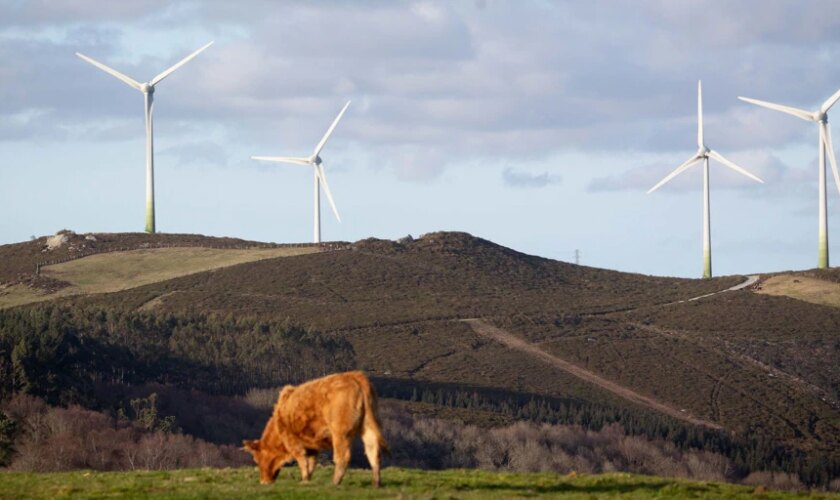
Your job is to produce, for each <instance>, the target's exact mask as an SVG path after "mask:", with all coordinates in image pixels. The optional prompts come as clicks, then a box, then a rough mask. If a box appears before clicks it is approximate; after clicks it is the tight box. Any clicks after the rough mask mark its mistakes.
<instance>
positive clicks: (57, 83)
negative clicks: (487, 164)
mask: <svg viewBox="0 0 840 500" xmlns="http://www.w3.org/2000/svg"><path fill="white" fill-rule="evenodd" d="M714 5H715V8H714V9H712V8H710V6H709V4H708V3H707V2H700V1H698V2H692V3H685V2H680V3H673V2H664V3H662V2H658V1H654V0H650V1H647V2H635V1H633V2H630V1H618V2H609V3H606V2H586V3H583V2H568V3H546V4H540V3H529V4H525V5H523V4H519V3H514V2H510V3H506V2H487V3H486V4H485V6H484V7H483V8H476V7H475V5H474V4H473V3H455V4H452V3H444V2H419V3H375V4H369V3H365V4H348V3H344V2H333V3H328V4H325V3H308V2H270V1H265V2H262V1H254V2H250V3H249V4H248V8H242V6H241V5H239V4H236V3H233V2H186V3H177V4H174V3H158V2H131V3H126V2H110V3H98V2H92V1H89V2H80V3H73V4H67V5H63V4H62V5H59V6H57V7H55V8H54V9H53V10H49V7H51V6H53V3H51V2H50V3H48V2H46V1H35V2H26V3H23V2H22V3H19V4H16V6H15V8H13V9H11V10H12V12H11V13H10V15H9V16H7V17H4V20H3V21H2V24H0V26H5V27H6V29H5V30H0V37H4V38H3V43H0V58H2V59H3V60H4V65H3V67H0V113H2V114H3V115H20V114H21V113H26V112H28V111H27V110H47V111H48V112H49V117H50V119H49V120H46V119H44V120H42V121H41V122H40V123H38V124H37V127H35V125H31V126H24V125H22V124H20V123H17V124H15V123H12V124H11V125H9V123H7V122H8V120H7V121H6V122H4V125H3V126H4V127H5V128H4V130H8V131H10V135H14V136H15V137H26V136H27V135H30V136H34V135H36V134H37V133H38V132H40V133H41V134H43V135H44V136H48V137H56V138H61V137H67V136H68V134H71V135H72V133H73V131H86V130H90V131H99V132H97V133H96V134H94V135H93V136H92V137H93V138H94V139H101V140H109V138H112V137H118V136H120V134H121V133H123V134H130V133H132V132H131V131H130V126H129V125H127V124H130V123H134V121H135V120H140V119H141V109H142V104H141V102H140V101H141V96H139V94H138V93H136V92H133V91H132V90H131V89H129V88H128V87H125V86H124V85H122V84H121V83H120V82H118V81H116V80H114V79H113V78H111V77H109V76H108V75H105V74H104V73H101V72H99V71H98V70H96V69H95V68H93V67H90V66H89V65H86V64H85V63H83V62H82V61H79V60H78V59H76V58H75V57H74V56H73V55H72V53H73V52H74V51H76V50H79V51H82V52H85V53H87V54H88V55H90V56H92V57H95V58H97V59H100V60H103V62H106V63H109V62H111V61H113V60H117V61H119V60H120V56H121V55H123V57H124V54H122V50H123V49H122V44H123V43H124V40H123V36H124V33H123V32H122V31H121V29H122V28H119V27H120V26H131V27H132V29H134V30H135V31H136V30H149V31H154V30H158V31H157V35H158V39H161V38H162V37H161V36H160V34H161V32H162V33H170V34H171V35H172V36H171V39H172V45H170V46H167V47H165V48H163V49H162V50H166V51H167V54H166V55H165V56H159V57H158V56H156V57H144V58H141V59H139V60H132V61H131V62H129V63H127V64H118V65H117V66H118V69H120V70H121V71H123V72H125V73H127V74H129V75H132V76H134V77H136V78H138V79H145V78H148V77H150V76H151V75H153V74H156V73H157V72H158V71H160V70H161V69H162V68H165V67H167V66H168V65H170V64H172V63H173V62H174V61H175V60H177V58H178V55H179V54H180V53H181V52H183V53H184V54H186V53H188V52H189V51H191V50H193V49H194V48H195V47H192V46H191V45H190V43H191V42H190V43H187V42H186V37H184V36H182V33H181V32H182V31H184V30H188V29H190V28H194V29H199V30H201V31H202V32H217V33H222V34H224V33H228V34H230V33H235V35H233V36H230V35H229V36H227V38H226V39H225V40H224V41H221V42H218V43H217V44H216V45H215V46H214V47H212V48H211V49H210V50H208V51H207V52H205V53H204V54H202V55H201V56H200V57H199V58H197V59H196V60H195V61H192V62H190V64H189V65H188V66H187V67H185V68H184V69H183V70H181V71H180V72H179V74H177V75H174V76H173V77H171V78H170V79H168V80H167V81H166V82H164V84H162V85H161V88H160V89H159V92H158V93H157V94H156V109H155V114H156V120H157V121H156V123H160V124H161V127H160V130H166V131H167V134H171V135H169V136H168V137H172V138H177V137H178V136H179V135H178V134H182V135H184V136H187V135H188V134H189V133H190V131H194V130H200V129H202V128H204V127H209V126H212V127H216V128H220V129H223V130H225V131H226V132H225V133H226V134H227V136H228V137H229V139H230V140H236V141H237V142H240V143H241V142H243V141H248V142H253V143H257V144H266V147H267V145H273V144H277V147H278V148H279V147H281V146H282V147H284V148H290V149H296V148H303V149H306V150H308V149H309V148H310V147H311V145H312V144H313V143H314V142H315V141H317V138H318V137H320V135H321V134H322V133H323V130H324V128H325V127H326V125H327V124H328V123H329V121H330V119H331V118H332V117H333V116H334V114H335V113H336V112H337V110H338V109H339V108H340V106H341V105H342V104H343V102H344V101H345V100H346V99H350V98H352V99H353V100H354V104H353V106H352V107H351V110H350V113H348V115H347V117H346V118H345V122H344V123H342V126H341V128H340V135H337V136H336V140H341V141H348V142H355V143H360V144H364V145H365V146H366V147H367V148H368V149H370V151H371V154H372V155H374V156H376V157H382V158H386V157H388V158H389V159H388V160H386V164H387V165H388V166H389V168H390V169H391V170H392V171H393V172H394V173H395V175H397V176H398V177H399V178H401V179H406V180H412V181H424V180H428V179H429V178H434V177H435V176H436V175H439V174H440V172H442V171H443V170H444V169H445V168H448V166H449V165H455V164H457V163H458V161H457V160H458V159H461V158H465V157H471V158H473V157H476V155H479V156H484V157H500V158H502V159H504V158H506V157H507V158H513V157H516V158H522V157H524V158H526V159H530V158H540V157H545V156H547V155H549V154H551V153H552V152H556V151H558V150H569V149H575V150H579V151H599V152H601V151H611V150H612V151H617V150H632V151H641V152H657V153H661V152H672V151H673V152H677V151H682V150H684V149H685V152H686V155H688V154H690V152H691V150H692V149H693V147H694V146H693V140H692V138H693V136H694V134H695V133H696V129H695V127H696V115H695V113H696V104H695V102H696V101H695V99H696V81H697V79H699V78H702V79H703V82H704V98H705V99H704V101H705V102H704V104H705V109H706V120H707V136H708V137H709V139H710V141H709V142H710V145H711V146H713V147H716V148H718V149H720V150H721V151H723V152H724V153H726V151H728V150H735V151H737V150H740V149H744V148H747V147H753V148H758V147H768V148H772V147H777V146H778V147H782V146H785V145H789V144H794V143H798V142H801V141H803V140H810V138H809V137H808V136H807V134H808V133H810V132H813V131H811V130H808V127H807V125H806V124H804V123H797V122H796V120H793V119H792V118H788V117H784V116H773V115H772V112H770V111H766V112H765V111H764V110H758V109H751V108H750V107H749V106H748V105H746V104H744V103H741V102H739V101H737V100H736V99H735V96H736V95H739V94H742V95H752V96H754V97H758V98H764V99H768V100H776V101H781V102H785V103H789V104H792V105H798V106H805V107H811V106H813V105H816V104H818V103H819V102H821V100H822V99H825V97H827V96H828V95H830V94H831V93H832V92H834V91H835V90H836V89H834V88H833V87H834V86H836V85H837V83H836V82H838V81H840V68H836V69H835V68H834V67H833V66H831V65H829V64H826V61H829V60H831V59H833V58H834V57H835V55H838V54H837V53H838V51H840V41H838V40H840V35H838V34H840V30H838V29H836V28H837V27H838V26H837V25H838V23H840V21H838V19H840V16H831V15H827V16H825V18H824V19H823V18H820V19H811V18H812V17H813V15H812V14H810V13H806V14H802V15H803V16H804V19H803V17H796V18H795V19H793V17H795V16H792V15H791V9H792V7H791V5H794V6H796V4H795V3H793V2H777V1H771V2H761V3H760V5H759V3H756V2H739V3H737V4H735V5H730V4H720V3H715V4H714ZM821 5H822V4H821ZM833 5H834V4H833V3H826V4H825V5H823V7H825V9H828V10H826V12H834V11H836V10H837V7H833ZM100 6H102V8H99V7H100ZM759 7H760V8H759ZM808 10H809V12H810V11H811V10H814V11H816V10H819V9H816V8H815V9H808ZM706 11H714V12H717V13H718V14H719V16H721V19H722V21H721V22H720V23H718V24H714V23H711V24H709V25H705V26H702V28H697V25H696V20H697V19H704V18H705V16H706V13H705V12H706ZM800 14H801V13H800ZM135 19H136V20H135ZM753 21H754V22H753ZM809 22H810V23H812V24H813V25H814V29H813V30H811V31H809V30H808V29H806V28H807V26H808V23H809ZM790 23H793V27H792V28H790V29H788V28H789V27H790ZM49 25H55V26H64V27H65V28H64V32H63V39H61V40H52V39H45V38H43V37H40V38H39V37H34V38H33V37H27V36H23V37H21V36H12V35H10V34H9V33H12V32H14V33H21V32H22V33H26V30H27V29H35V28H32V27H33V26H36V27H37V26H49ZM736 25H741V26H743V29H742V30H740V31H737V32H736V31H734V28H733V27H734V26H736ZM522 26H528V30H526V31H523V30H522ZM161 30H163V31H161ZM3 33H6V34H5V35H4V34H3ZM605 34H609V36H606V35H605ZM9 37H11V38H9ZM173 54H174V55H173ZM817 67H819V68H820V70H819V71H814V68H817ZM10 68H13V69H10ZM791 75H797V76H796V77H795V78H792V77H791ZM22 82H25V84H22ZM362 103H365V105H364V106H362ZM33 123H34V122H33ZM123 124H126V125H123ZM9 127H11V128H9ZM15 127H16V128H15ZM121 128H124V130H123V132H120V129H121ZM50 129H52V131H51V130H50ZM269 141H271V142H269ZM430 151H434V153H429V152H430ZM389 153H393V154H394V155H395V156H391V157H389V156H388V155H389ZM444 159H445V160H444ZM613 180H614V181H615V180H619V179H617V178H616V179H613ZM623 180H626V181H629V180H632V179H623ZM653 180H654V181H655V180H656V179H653ZM593 186H594V187H592V188H593V189H610V186H611V184H610V182H608V181H607V180H606V179H605V178H602V179H600V180H596V181H594V182H593ZM599 186H601V187H599Z"/></svg>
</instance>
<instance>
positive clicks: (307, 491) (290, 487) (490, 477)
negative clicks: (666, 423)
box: [0, 467, 838, 499]
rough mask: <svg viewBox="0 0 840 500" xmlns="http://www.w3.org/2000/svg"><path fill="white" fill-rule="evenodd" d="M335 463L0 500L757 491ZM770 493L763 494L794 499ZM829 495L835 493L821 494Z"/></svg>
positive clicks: (40, 481)
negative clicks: (375, 484)
mask: <svg viewBox="0 0 840 500" xmlns="http://www.w3.org/2000/svg"><path fill="white" fill-rule="evenodd" d="M331 473H332V468H331V467H319V468H318V469H316V471H315V476H314V478H313V481H312V483H310V484H301V483H300V482H299V481H298V477H299V475H298V471H297V469H296V468H294V469H291V470H290V469H289V468H287V469H284V470H283V471H282V472H281V474H280V478H279V479H278V480H277V482H276V483H274V484H273V485H269V486H266V485H261V484H259V481H258V472H257V471H256V469H255V468H252V467H248V468H240V469H186V470H176V471H138V472H92V471H75V472H62V473H49V474H44V473H24V472H14V473H12V472H7V473H0V498H4V499H5V498H10V499H11V498H32V497H49V498H61V497H127V498H147V497H164V498H244V497H277V496H278V495H282V498H338V497H340V498H524V497H540V496H547V497H558V496H562V497H564V498H610V497H619V496H621V497H623V498H625V497H626V498H651V497H655V498H752V497H755V496H756V495H755V494H754V492H755V488H753V487H749V486H740V485H734V484H725V483H712V482H698V481H683V480H677V479H664V478H657V477H650V476H638V475H633V474H623V473H612V474H601V475H591V476H590V475H580V476H575V477H570V476H561V475H557V474H551V473H540V474H521V473H517V474H514V473H496V472H486V471H479V470H446V471H435V472H431V471H421V470H415V469H398V468H387V469H385V470H383V474H382V478H383V479H382V481H383V487H382V488H381V489H379V490H375V489H373V488H372V487H371V485H370V471H367V470H358V469H357V470H351V471H350V472H349V473H348V475H347V476H345V478H344V482H343V483H342V484H341V486H339V487H334V486H332V485H331V484H330V483H329V478H330V475H331ZM796 496H803V495H795V494H791V493H782V492H775V491H773V492H766V493H764V494H762V495H760V498H793V497H796ZM823 497H824V498H830V497H831V498H838V497H837V496H836V495H834V496H823Z"/></svg>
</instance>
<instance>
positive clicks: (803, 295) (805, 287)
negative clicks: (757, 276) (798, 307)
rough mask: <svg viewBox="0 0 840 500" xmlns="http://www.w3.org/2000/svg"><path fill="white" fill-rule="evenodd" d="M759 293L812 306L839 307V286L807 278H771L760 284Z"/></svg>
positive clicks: (796, 276) (790, 275)
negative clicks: (785, 297) (801, 301)
mask: <svg viewBox="0 0 840 500" xmlns="http://www.w3.org/2000/svg"><path fill="white" fill-rule="evenodd" d="M759 293H766V294H768V295H783V296H787V297H791V298H794V299H799V300H804V301H805V302H811V303H812V304H821V305H824V306H832V307H840V284H838V283H832V282H830V281H825V280H821V279H815V278H809V277H807V276H799V275H793V274H782V275H779V276H773V277H771V278H768V279H766V280H764V281H762V282H761V290H759Z"/></svg>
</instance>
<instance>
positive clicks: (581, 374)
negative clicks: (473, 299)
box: [462, 319, 722, 429]
mask: <svg viewBox="0 0 840 500" xmlns="http://www.w3.org/2000/svg"><path fill="white" fill-rule="evenodd" d="M462 321H464V322H465V323H467V324H468V325H470V327H471V328H472V329H473V331H475V332H476V333H477V334H479V335H482V336H484V337H487V338H490V339H492V340H495V341H496V342H499V343H501V344H504V345H505V346H507V347H509V348H510V349H516V350H518V351H521V352H524V353H526V354H529V355H531V356H533V357H534V358H537V359H539V360H540V361H543V362H544V363H548V364H549V365H551V366H553V367H555V368H557V369H560V370H563V371H564V372H566V373H569V374H570V375H573V376H575V377H577V378H579V379H581V380H583V381H585V382H589V383H590V384H593V385H596V386H598V387H600V388H602V389H604V390H607V391H609V392H611V393H613V394H615V395H617V396H619V397H621V398H623V399H626V400H628V401H631V402H633V403H636V404H640V405H642V406H645V407H647V408H650V409H652V410H656V411H658V412H660V413H664V414H666V415H669V416H671V417H674V418H677V419H679V420H683V421H685V422H690V423H692V424H694V425H702V426H704V427H710V428H713V429H722V427H721V426H720V425H718V424H716V423H714V422H709V421H706V420H703V419H700V418H696V417H693V416H691V415H689V414H688V413H685V412H682V411H680V410H678V409H677V408H674V407H672V406H668V405H667V404H665V403H663V402H661V401H657V400H655V399H653V398H651V397H648V396H645V395H643V394H639V393H637V392H635V391H633V390H632V389H628V388H627V387H624V386H622V385H619V384H616V383H615V382H612V381H610V380H607V379H605V378H603V377H601V376H599V375H597V374H595V373H593V372H591V371H589V370H586V369H584V368H581V367H579V366H577V365H575V364H573V363H570V362H568V361H566V360H564V359H561V358H558V357H557V356H554V355H552V354H549V353H547V352H545V351H543V350H542V349H540V348H539V347H537V346H535V345H533V344H531V343H529V342H527V341H526V340H524V339H522V338H521V337H518V336H516V335H514V334H512V333H510V332H507V331H505V330H502V329H501V328H497V327H495V326H493V325H491V324H489V323H487V322H486V321H484V320H482V319H465V320H462Z"/></svg>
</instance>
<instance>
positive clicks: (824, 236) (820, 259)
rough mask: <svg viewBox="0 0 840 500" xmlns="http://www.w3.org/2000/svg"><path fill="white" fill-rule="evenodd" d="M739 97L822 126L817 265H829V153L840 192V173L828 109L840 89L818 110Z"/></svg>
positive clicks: (838, 97) (838, 94)
mask: <svg viewBox="0 0 840 500" xmlns="http://www.w3.org/2000/svg"><path fill="white" fill-rule="evenodd" d="M738 99H740V100H742V101H745V102H748V103H750V104H755V105H756V106H761V107H763V108H768V109H772V110H774V111H781V112H782V113H787V114H789V115H793V116H795V117H797V118H801V119H803V120H805V121H810V122H817V123H818V124H819V128H820V139H819V151H820V153H819V154H820V156H819V168H820V171H819V179H820V185H819V199H820V206H819V224H818V234H819V236H818V243H817V266H818V267H821V268H826V267H828V207H827V203H826V182H825V157H826V154H828V159H829V161H830V162H831V171H832V173H833V174H834V183H835V184H836V185H837V191H838V192H840V173H838V171H837V160H836V159H835V158H834V147H833V146H832V145H831V127H830V126H829V125H828V110H829V109H831V107H832V106H834V103H836V102H837V100H838V99H840V90H838V91H837V92H836V93H835V94H834V95H833V96H831V97H829V98H828V99H826V100H825V102H823V103H822V106H820V109H818V110H816V111H813V112H812V111H805V110H804V109H799V108H792V107H790V106H782V105H781V104H774V103H772V102H767V101H759V100H758V99H750V98H749V97H740V96H738Z"/></svg>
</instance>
